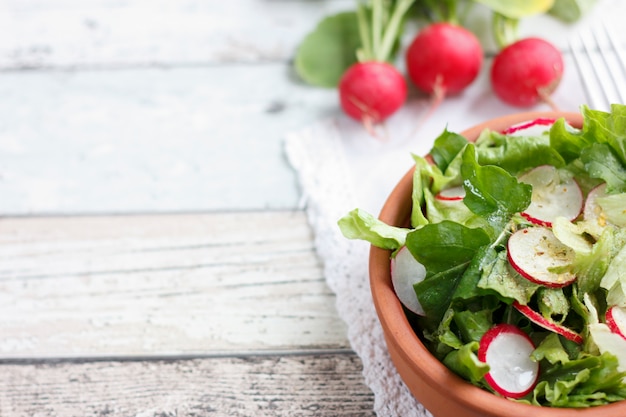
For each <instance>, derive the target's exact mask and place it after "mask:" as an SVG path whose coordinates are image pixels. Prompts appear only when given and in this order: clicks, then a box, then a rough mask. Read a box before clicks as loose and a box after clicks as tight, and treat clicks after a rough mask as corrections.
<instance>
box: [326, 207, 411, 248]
mask: <svg viewBox="0 0 626 417" xmlns="http://www.w3.org/2000/svg"><path fill="white" fill-rule="evenodd" d="M337 224H338V225H339V229H340V230H341V232H342V233H343V235H344V236H345V237H346V238H348V239H361V240H365V241H367V242H369V243H371V244H372V245H374V246H376V247H379V248H382V249H390V250H396V249H399V248H400V247H402V246H404V242H405V241H406V236H407V234H408V233H409V231H410V230H409V229H405V228H401V227H395V226H390V225H388V224H386V223H384V222H382V221H380V220H378V219H377V218H376V217H374V216H373V215H371V214H370V213H368V212H366V211H364V210H362V209H354V210H352V211H351V212H349V213H348V214H346V215H345V216H343V217H342V218H341V219H339V221H338V222H337Z"/></svg>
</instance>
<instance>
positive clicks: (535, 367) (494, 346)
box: [478, 323, 539, 398]
mask: <svg viewBox="0 0 626 417" xmlns="http://www.w3.org/2000/svg"><path fill="white" fill-rule="evenodd" d="M533 350H535V345H534V344H533V342H532V340H531V339H530V337H528V335H527V334H526V333H524V332H523V331H522V330H520V329H519V328H518V327H516V326H513V325H512V324H506V323H502V324H498V325H496V326H494V327H492V328H491V329H489V330H488V331H487V332H485V334H484V335H483V337H482V338H481V340H480V346H479V348H478V359H479V360H480V361H482V362H485V363H486V364H487V365H489V368H490V370H489V372H488V373H487V374H486V375H485V381H487V383H488V384H489V386H491V387H492V388H493V389H494V390H495V391H496V392H498V393H500V394H502V395H503V396H504V397H507V398H522V397H524V396H526V395H527V394H529V393H530V392H531V391H532V390H533V388H534V387H535V385H536V384H537V380H538V378H539V363H537V362H534V361H532V359H531V358H530V354H531V353H532V352H533Z"/></svg>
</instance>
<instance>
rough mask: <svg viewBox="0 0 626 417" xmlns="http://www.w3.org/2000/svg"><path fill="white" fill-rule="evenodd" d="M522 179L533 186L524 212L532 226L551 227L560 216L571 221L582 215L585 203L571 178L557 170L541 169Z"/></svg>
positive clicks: (551, 168) (545, 166)
mask: <svg viewBox="0 0 626 417" xmlns="http://www.w3.org/2000/svg"><path fill="white" fill-rule="evenodd" d="M519 180H520V181H521V182H524V183H526V184H530V185H532V187H533V192H532V196H531V203H530V205H529V206H528V208H527V209H526V210H524V212H523V213H522V216H524V217H525V218H526V219H528V221H530V222H531V223H534V224H539V225H542V226H548V227H550V226H551V225H552V222H553V221H554V219H556V218H557V217H559V216H563V217H565V218H566V219H568V220H570V221H572V220H574V219H576V218H577V217H578V216H579V215H580V213H581V211H582V209H583V204H584V199H583V193H582V191H581V189H580V186H579V185H578V183H577V182H576V180H574V179H573V178H571V177H566V178H561V176H560V175H559V171H558V170H557V169H556V168H555V167H553V166H551V165H541V166H538V167H536V168H533V169H531V170H530V171H528V172H527V173H525V174H524V175H522V176H520V178H519Z"/></svg>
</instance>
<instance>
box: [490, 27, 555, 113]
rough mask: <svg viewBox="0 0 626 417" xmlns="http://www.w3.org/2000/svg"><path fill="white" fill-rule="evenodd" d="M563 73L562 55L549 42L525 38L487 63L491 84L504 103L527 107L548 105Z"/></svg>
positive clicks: (506, 48)
mask: <svg viewBox="0 0 626 417" xmlns="http://www.w3.org/2000/svg"><path fill="white" fill-rule="evenodd" d="M562 76H563V56H562V55H561V52H560V51H559V50H558V49H557V48H555V47H554V45H552V44H551V43H549V42H547V41H545V40H543V39H540V38H525V39H522V40H519V41H517V42H514V43H512V44H510V45H508V46H507V47H505V48H504V49H502V51H500V53H498V55H496V57H495V59H494V60H493V64H492V66H491V85H492V87H493V90H494V92H495V93H496V95H497V96H498V97H499V98H500V99H501V100H502V101H504V102H505V103H508V104H511V105H513V106H517V107H530V106H533V105H535V104H538V103H540V102H542V101H543V102H546V103H548V104H550V105H551V106H552V107H555V106H554V105H552V103H551V100H550V95H551V94H552V93H553V92H554V90H556V88H557V87H558V85H559V83H560V81H561V77H562Z"/></svg>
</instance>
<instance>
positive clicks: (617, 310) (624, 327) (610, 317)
mask: <svg viewBox="0 0 626 417" xmlns="http://www.w3.org/2000/svg"><path fill="white" fill-rule="evenodd" d="M606 324H607V326H609V329H611V331H612V332H613V333H615V334H618V335H620V336H622V337H623V338H624V339H625V340H626V309H624V308H622V307H619V306H612V307H609V309H608V310H607V311H606Z"/></svg>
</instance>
